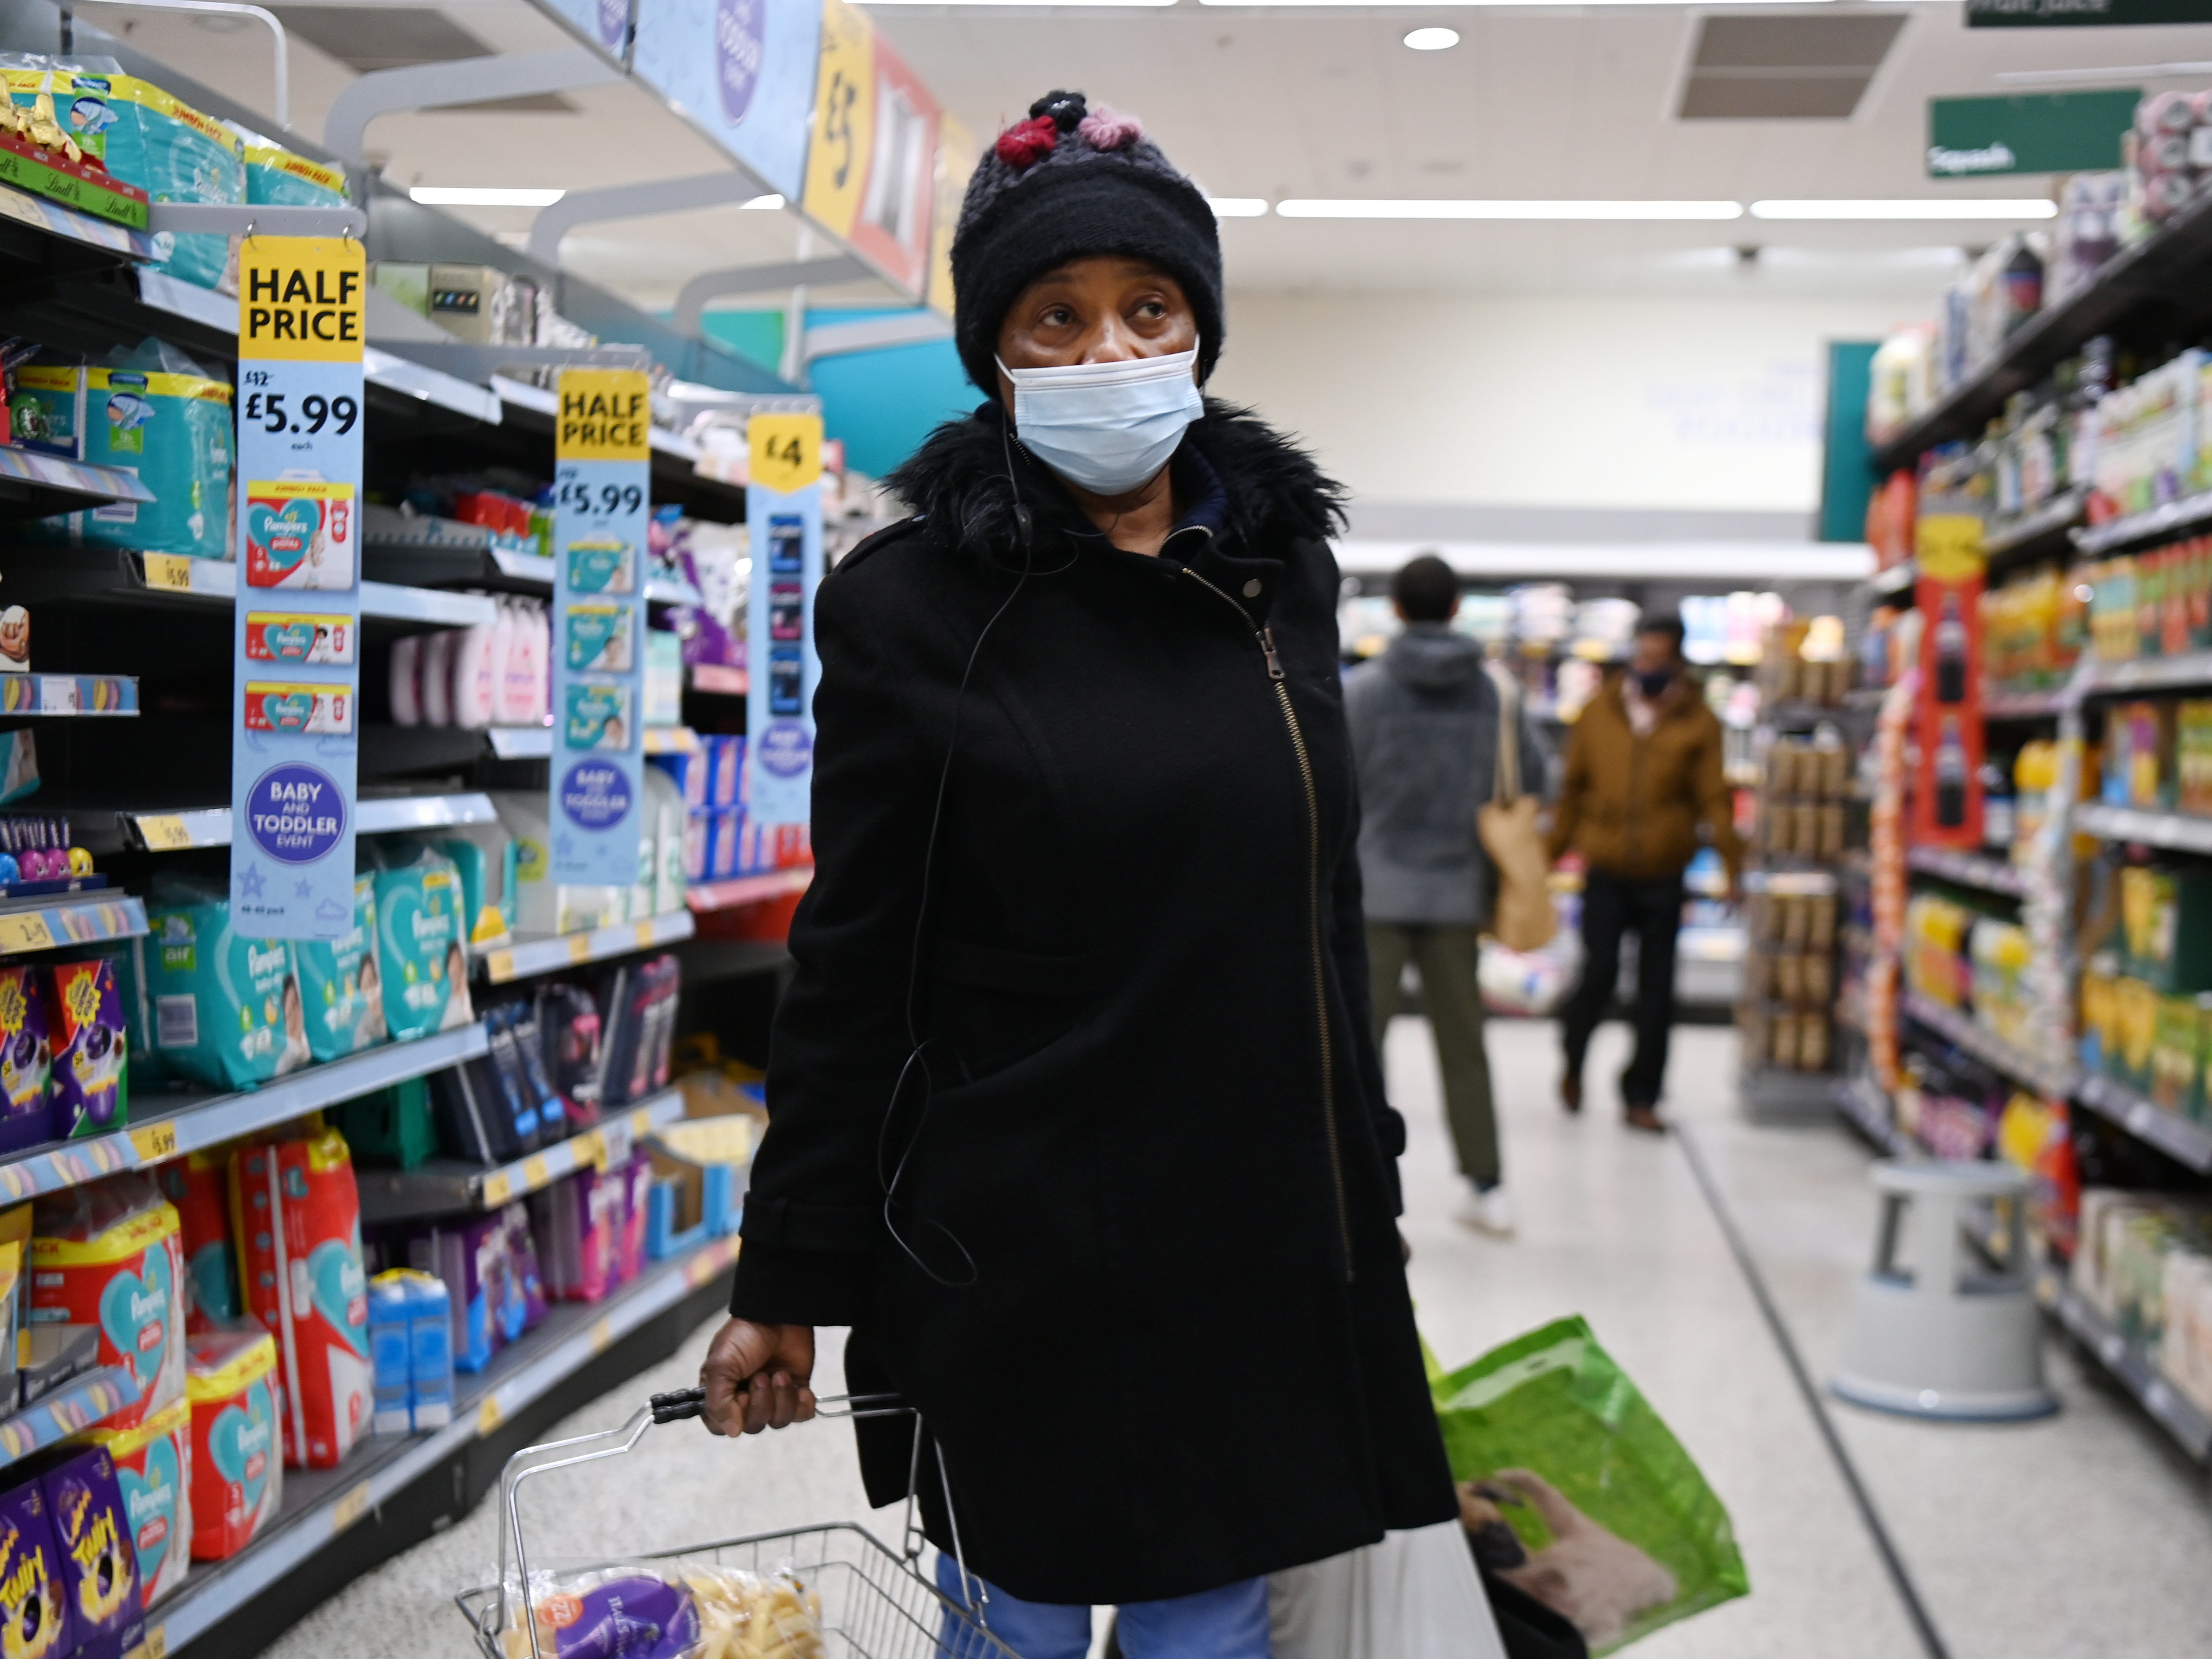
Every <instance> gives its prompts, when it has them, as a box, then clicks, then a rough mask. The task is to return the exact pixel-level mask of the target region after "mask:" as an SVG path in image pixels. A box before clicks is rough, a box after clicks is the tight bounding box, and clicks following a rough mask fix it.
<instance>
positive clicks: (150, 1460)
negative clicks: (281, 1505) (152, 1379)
mask: <svg viewBox="0 0 2212 1659" xmlns="http://www.w3.org/2000/svg"><path fill="white" fill-rule="evenodd" d="M185 1395H186V1396H187V1397H186V1398H185V1399H182V1400H173V1401H170V1402H169V1403H168V1404H167V1405H166V1406H164V1407H161V1410H160V1411H158V1412H156V1413H155V1414H154V1415H153V1416H151V1417H149V1418H148V1419H146V1420H145V1421H144V1422H143V1423H141V1424H140V1425H138V1426H137V1428H135V1429H110V1428H106V1427H105V1426H103V1427H100V1428H97V1429H93V1430H91V1431H88V1432H87V1434H86V1435H85V1438H86V1439H87V1440H88V1441H90V1442H92V1443H93V1444H94V1445H95V1446H99V1447H100V1448H102V1449H104V1450H105V1451H106V1453H107V1455H108V1456H109V1457H110V1458H112V1460H113V1461H114V1463H115V1485H116V1490H117V1491H118V1492H120V1493H121V1494H122V1497H123V1513H124V1518H125V1522H126V1523H127V1524H128V1527H129V1529H130V1534H131V1551H132V1553H133V1554H134V1556H135V1557H136V1559H137V1564H138V1604H139V1607H141V1608H142V1609H143V1608H146V1607H152V1606H153V1605H154V1603H155V1602H156V1601H160V1600H161V1598H162V1597H163V1596H165V1595H167V1594H168V1593H169V1592H170V1591H171V1590H173V1589H176V1588H177V1586H178V1585H179V1584H181V1583H184V1582H185V1573H187V1572H189V1571H191V1562H192V1505H191V1468H192V1404H191V1398H190V1395H191V1346H190V1339H189V1338H188V1339H186V1347H185Z"/></svg>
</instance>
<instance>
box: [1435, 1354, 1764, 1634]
mask: <svg viewBox="0 0 2212 1659" xmlns="http://www.w3.org/2000/svg"><path fill="white" fill-rule="evenodd" d="M1429 1368H1430V1369H1429V1385H1430V1389H1431V1392H1432V1393H1433V1394H1434V1395H1435V1397H1436V1402H1437V1422H1438V1423H1439V1425H1441V1426H1442V1428H1443V1438H1444V1449H1445V1451H1446V1453H1447V1454H1448V1455H1449V1457H1450V1459H1451V1468H1452V1478H1453V1479H1454V1480H1457V1481H1458V1482H1460V1515H1461V1519H1462V1522H1464V1524H1465V1525H1466V1528H1467V1530H1468V1534H1470V1536H1471V1537H1472V1539H1473V1541H1474V1553H1475V1555H1476V1557H1477V1559H1480V1561H1481V1562H1482V1564H1483V1565H1484V1566H1485V1567H1486V1568H1487V1569H1488V1570H1489V1571H1492V1572H1493V1573H1495V1574H1497V1575H1498V1577H1502V1578H1504V1579H1506V1580H1508V1581H1509V1582H1510V1583H1514V1584H1516V1585H1517V1586H1518V1587H1519V1588H1520V1589H1523V1590H1525V1591H1527V1592H1528V1594H1529V1595H1534V1597H1536V1598H1537V1600H1539V1601H1542V1602H1544V1603H1545V1604H1546V1605H1547V1606H1548V1607H1552V1608H1553V1609H1555V1610H1556V1611H1558V1612H1559V1613H1563V1614H1565V1616H1566V1617H1567V1618H1568V1619H1570V1620H1572V1621H1573V1622H1574V1625H1575V1626H1576V1628H1577V1629H1578V1630H1580V1631H1581V1632H1582V1633H1583V1640H1584V1641H1586V1642H1588V1643H1589V1647H1590V1651H1591V1652H1592V1653H1593V1654H1602V1653H1608V1652H1611V1651H1612V1650H1613V1649H1615V1648H1619V1647H1622V1646H1624V1645H1626V1644H1628V1643H1630V1642H1632V1641H1634V1640H1635V1639H1636V1638H1638V1637H1639V1636H1646V1635H1649V1634H1650V1632H1653V1631H1655V1630H1656V1629H1658V1628H1659V1627H1660V1626H1662V1625H1667V1624H1671V1623H1673V1622H1674V1620H1677V1619H1682V1618H1686V1617H1687V1616H1688V1615H1690V1614H1691V1613H1697V1612H1699V1611H1701V1610H1702V1609H1704V1608H1706V1607H1712V1606H1714V1605H1716V1604H1717V1603H1718V1602H1722V1601H1729V1600H1730V1599H1732V1598H1733V1597H1735V1596H1738V1595H1747V1594H1748V1593H1749V1592H1750V1589H1751V1583H1750V1580H1749V1579H1748V1578H1747V1577H1746V1576H1745V1574H1744V1570H1743V1558H1742V1557H1741V1555H1740V1554H1738V1553H1737V1552H1736V1547H1735V1532H1734V1529H1733V1528H1731V1527H1730V1526H1729V1517H1728V1511H1727V1510H1725V1509H1723V1507H1722V1506H1721V1501H1720V1499H1719V1498H1716V1497H1715V1496H1714V1495H1713V1491H1712V1488H1711V1487H1710V1486H1707V1485H1706V1484H1705V1476H1703V1475H1702V1474H1699V1472H1698V1466H1697V1465H1696V1464H1695V1463H1692V1462H1691V1461H1690V1456H1689V1454H1688V1453H1687V1452H1686V1451H1684V1450H1683V1449H1682V1446H1681V1443H1680V1441H1678V1440H1676V1439H1675V1438H1674V1436H1673V1435H1672V1434H1671V1433H1669V1432H1668V1428H1667V1425H1665V1424H1664V1423H1662V1422H1661V1421H1660V1420H1659V1418H1658V1414H1657V1413H1655V1412H1654V1411H1653V1410H1652V1409H1651V1407H1650V1406H1649V1405H1647V1404H1646V1403H1645V1402H1644V1396H1643V1395H1641V1394H1639V1393H1638V1392H1637V1389H1636V1385H1635V1384H1634V1383H1632V1382H1630V1381H1629V1380H1628V1376H1627V1374H1626V1372H1624V1371H1623V1370H1621V1369H1620V1367H1619V1366H1618V1365H1616V1364H1613V1359H1612V1357H1611V1356H1610V1355H1608V1354H1607V1352H1606V1351H1605V1350H1604V1349H1603V1348H1601V1347H1600V1346H1598V1343H1597V1339H1596V1338H1595V1337H1594V1336H1592V1335H1591V1334H1590V1328H1589V1325H1588V1324H1586V1323H1584V1322H1583V1320H1582V1319H1581V1317H1580V1316H1577V1317H1574V1318H1571V1319H1562V1320H1559V1321H1557V1322H1554V1323H1553V1324H1550V1325H1547V1326H1545V1327H1544V1328H1542V1329H1541V1330H1536V1331H1531V1332H1529V1333H1528V1334H1527V1335H1526V1336H1522V1337H1516V1339H1515V1340H1512V1341H1510V1342H1508V1343H1506V1344H1505V1345H1504V1346H1503V1347H1499V1348H1493V1349H1492V1351H1491V1352H1488V1353H1486V1354H1485V1355H1483V1357H1482V1358H1480V1359H1478V1360H1476V1361H1475V1362H1474V1364H1470V1365H1466V1366H1462V1368H1461V1369H1460V1370H1455V1371H1453V1372H1451V1373H1450V1374H1449V1375H1445V1374H1443V1372H1442V1370H1440V1369H1439V1368H1438V1367H1437V1364H1436V1361H1435V1359H1434V1358H1431V1359H1430V1361H1429Z"/></svg>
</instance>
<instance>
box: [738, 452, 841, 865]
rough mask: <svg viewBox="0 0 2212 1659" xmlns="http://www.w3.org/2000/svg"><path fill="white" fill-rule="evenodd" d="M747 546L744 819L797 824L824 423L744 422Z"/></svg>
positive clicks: (809, 707)
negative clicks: (748, 466) (748, 469)
mask: <svg viewBox="0 0 2212 1659" xmlns="http://www.w3.org/2000/svg"><path fill="white" fill-rule="evenodd" d="M745 436H746V445H747V447H748V448H749V449H750V451H751V461H752V483H750V485H749V486H748V487H747V488H746V490H745V523H746V526H748V531H749V536H750V541H751V543H752V559H753V573H752V584H751V587H750V592H751V594H752V598H751V599H750V601H749V602H748V603H747V605H746V606H745V665H746V667H747V669H748V670H749V671H750V677H749V679H750V683H749V684H748V685H747V687H746V691H745V731H746V733H747V734H748V735H747V737H746V738H745V817H746V818H747V820H748V821H749V822H750V823H757V824H777V823H805V822H806V821H807V817H808V814H809V811H810V810H811V802H812V795H813V790H814V682H815V681H816V680H817V678H820V677H821V672H822V663H821V659H819V658H818V657H817V656H816V655H815V653H814V590H815V587H816V586H817V584H819V583H820V581H821V580H822V417H821V416H819V415H756V416H753V417H752V419H751V420H750V421H748V422H746V423H745Z"/></svg>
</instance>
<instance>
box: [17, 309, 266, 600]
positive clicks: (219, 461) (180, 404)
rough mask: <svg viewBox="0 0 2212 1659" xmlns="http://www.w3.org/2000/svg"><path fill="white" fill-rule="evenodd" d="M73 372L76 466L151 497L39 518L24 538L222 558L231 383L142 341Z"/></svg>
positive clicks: (227, 517)
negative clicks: (79, 393) (129, 482)
mask: <svg viewBox="0 0 2212 1659" xmlns="http://www.w3.org/2000/svg"><path fill="white" fill-rule="evenodd" d="M75 372H76V373H78V374H82V377H83V380H84V403H83V407H84V419H83V425H82V444H81V446H80V448H81V453H82V459H85V460H88V461H91V462H94V463H96V464H97V465H101V466H112V467H116V468H118V469H120V470H121V471H125V472H128V473H131V475H132V476H134V477H137V480H138V481H139V482H140V483H143V484H144V485H145V486H146V488H147V489H149V490H150V491H152V492H153V495H154V499H153V500H152V501H112V502H110V503H109V504H108V505H106V506H105V507H90V508H88V509H86V510H85V511H83V512H81V513H70V514H68V515H67V516H66V517H64V518H58V519H46V520H40V521H39V523H38V524H37V525H36V526H34V527H33V531H32V533H33V534H34V535H38V536H40V537H45V538H67V539H68V540H70V541H71V542H74V543H76V544H78V545H79V546H84V547H119V548H130V549H131V550H136V551H139V552H146V553H181V554H185V555H187V556H191V557H193V558H200V559H227V558H229V557H230V556H231V538H230V531H231V523H232V513H233V507H234V504H233V496H234V484H233V476H232V458H233V454H234V447H233V432H234V428H233V423H232V419H231V388H230V383H229V382H228V381H227V380H217V379H216V378H215V377H214V376H212V375H210V374H208V373H207V371H206V370H205V369H204V368H202V367H201V366H200V365H199V364H198V363H197V362H195V361H194V360H193V359H191V357H188V356H185V354H184V353H183V352H181V351H179V350H178V349H176V348H175V347H174V346H172V345H167V344H165V343H162V342H161V341H158V340H151V339H149V340H147V341H145V342H144V343H142V344H141V345H139V347H138V348H137V349H136V350H133V351H128V352H125V351H117V352H115V353H113V354H112V355H111V356H110V358H109V361H108V362H106V363H105V364H98V365H94V366H93V367H91V368H85V369H82V370H78V371H75Z"/></svg>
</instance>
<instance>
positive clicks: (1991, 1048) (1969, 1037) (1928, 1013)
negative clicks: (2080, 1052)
mask: <svg viewBox="0 0 2212 1659" xmlns="http://www.w3.org/2000/svg"><path fill="white" fill-rule="evenodd" d="M1901 1006H1903V1008H1904V1011H1905V1013H1906V1015H1908V1016H1909V1017H1910V1018H1912V1019H1914V1020H1916V1021H1917V1022H1918V1023H1919V1024H1922V1025H1924V1026H1926V1027H1927V1028H1928V1029H1929V1030H1931V1031H1934V1032H1936V1034H1937V1035H1938V1036H1942V1038H1943V1039H1944V1040H1945V1041H1947V1042H1950V1043H1952V1044H1954V1046H1956V1047H1958V1048H1963V1049H1965V1050H1966V1052H1967V1053H1968V1054H1972V1055H1973V1057H1974V1058H1975V1059H1977V1060H1980V1061H1981V1062H1982V1063H1983V1064H1984V1066H1989V1067H1990V1068H1991V1069H1992V1070H1994V1071H1998V1072H2002V1073H2004V1074H2005V1075H2006V1076H2007V1077H2009V1078H2012V1079H2015V1080H2017V1081H2019V1082H2021V1083H2028V1084H2033V1085H2034V1086H2035V1087H2036V1088H2038V1089H2040V1090H2041V1091H2043V1092H2044V1093H2045V1094H2047V1095H2056V1096H2057V1097H2060V1098H2061V1099H2063V1098H2065V1097H2068V1096H2069V1095H2071V1094H2072V1093H2073V1092H2074V1085H2075V1076H2076V1073H2075V1071H2074V1068H2073V1067H2072V1066H2055V1065H2052V1064H2051V1062H2050V1061H2048V1060H2042V1059H2039V1058H2038V1057H2037V1056H2036V1055H2034V1054H2030V1053H2028V1052H2027V1050H2026V1049H2025V1048H2015V1046H2014V1045H2013V1044H2011V1043H2009V1042H2006V1041H2005V1040H2004V1039H2003V1038H2002V1037H2001V1036H1998V1035H1997V1034H1996V1032H1995V1031H1992V1030H1990V1029H1989V1028H1988V1027H1987V1026H1985V1025H1982V1024H1978V1023H1976V1022H1975V1021H1974V1020H1972V1019H1970V1018H1967V1017H1966V1015H1965V1014H1962V1013H1960V1012H1959V1011H1958V1010H1957V1009H1955V1008H1947V1007H1945V1006H1943V1005H1942V1003H1940V1002H1936V1001H1935V1000H1932V999H1930V998H1928V997H1924V996H1923V995H1921V994H1919V993H1918V992H1917V991H1907V992H1905V994H1904V996H1903V998H1902V999H1901Z"/></svg>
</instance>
